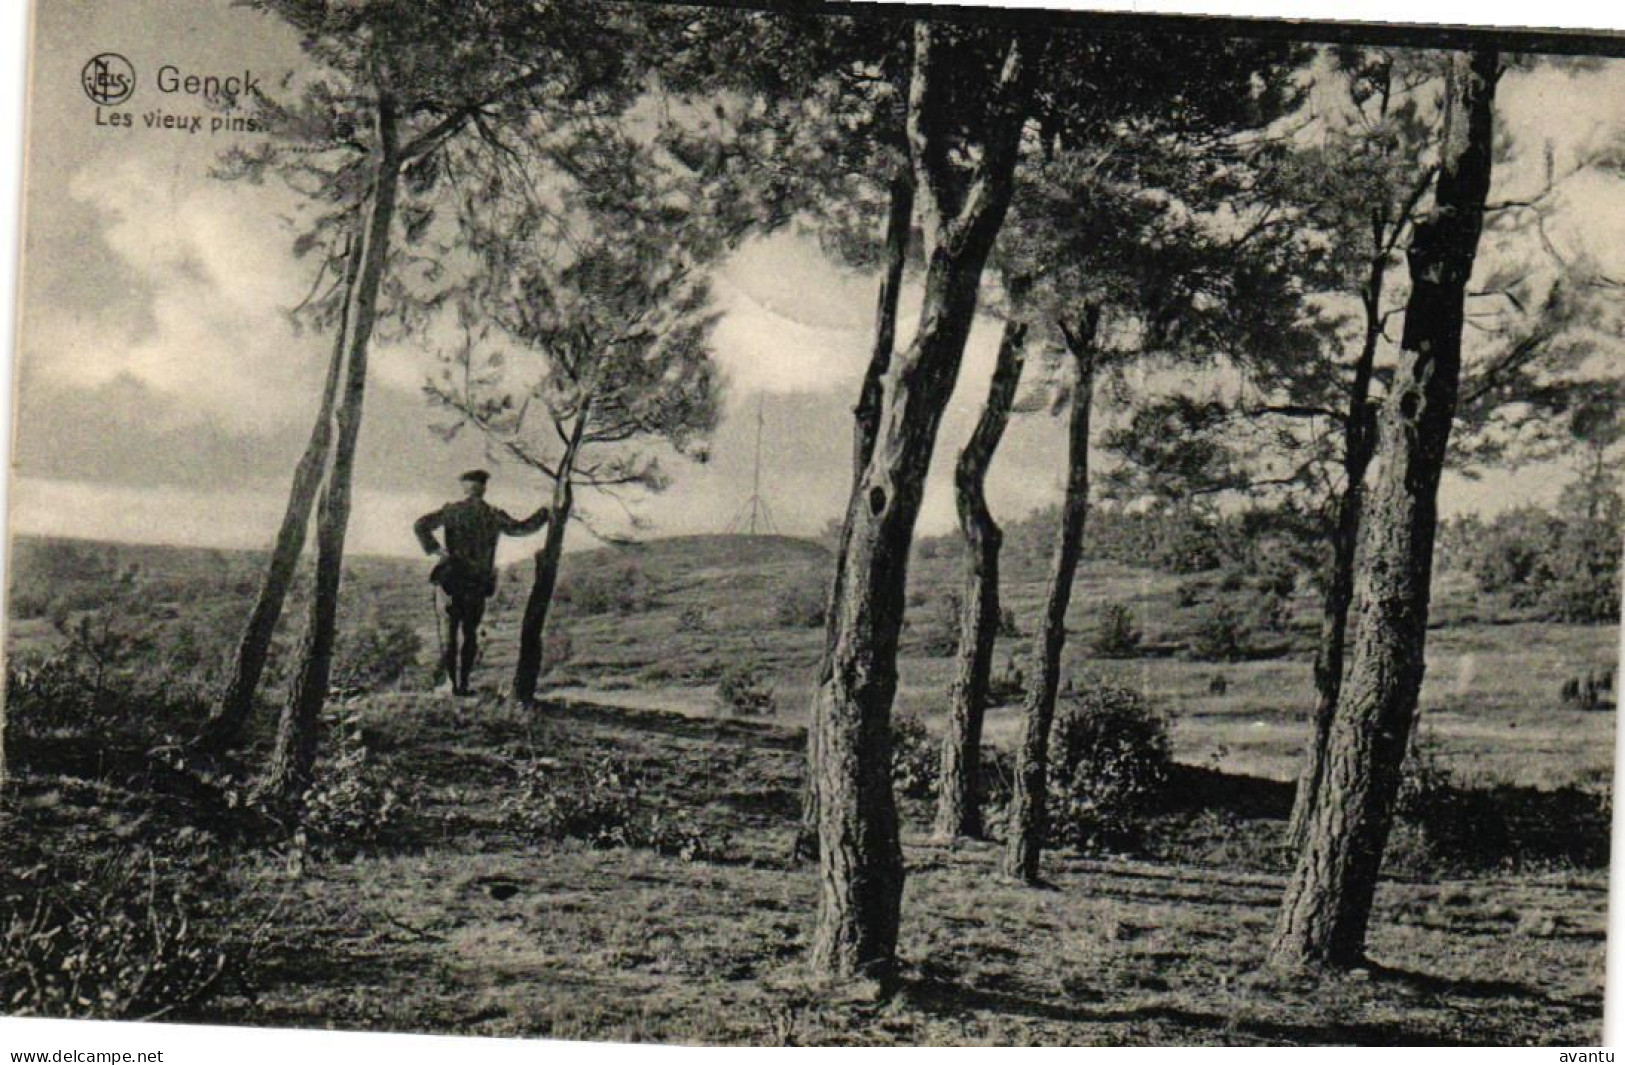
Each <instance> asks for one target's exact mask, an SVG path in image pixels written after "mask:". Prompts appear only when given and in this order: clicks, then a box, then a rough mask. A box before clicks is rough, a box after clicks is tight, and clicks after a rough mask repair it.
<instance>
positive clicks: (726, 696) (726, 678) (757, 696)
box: [717, 658, 778, 717]
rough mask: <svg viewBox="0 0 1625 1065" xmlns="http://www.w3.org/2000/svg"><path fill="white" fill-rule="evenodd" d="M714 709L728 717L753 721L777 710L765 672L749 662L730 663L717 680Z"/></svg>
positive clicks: (752, 662)
mask: <svg viewBox="0 0 1625 1065" xmlns="http://www.w3.org/2000/svg"><path fill="white" fill-rule="evenodd" d="M717 709H718V711H719V712H721V713H723V714H725V715H729V716H740V717H753V716H756V715H759V714H771V713H773V712H774V711H775V710H777V709H778V698H777V697H776V696H775V695H774V693H773V685H772V684H770V683H769V682H768V677H767V670H765V669H764V668H762V666H761V665H760V664H758V663H757V662H755V661H754V660H752V659H749V658H745V659H739V660H737V661H734V662H730V663H729V664H728V665H725V666H723V667H722V673H721V675H720V676H718V678H717Z"/></svg>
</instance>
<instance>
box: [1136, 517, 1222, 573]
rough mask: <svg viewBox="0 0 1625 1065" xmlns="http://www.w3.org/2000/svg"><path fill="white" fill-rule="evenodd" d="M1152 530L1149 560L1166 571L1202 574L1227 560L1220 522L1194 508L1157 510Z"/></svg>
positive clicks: (1151, 518) (1152, 519)
mask: <svg viewBox="0 0 1625 1065" xmlns="http://www.w3.org/2000/svg"><path fill="white" fill-rule="evenodd" d="M1149 531H1150V533H1151V552H1150V558H1149V560H1148V561H1150V562H1151V563H1152V565H1154V566H1155V567H1156V568H1157V569H1159V570H1162V571H1163V572H1165V573H1201V572H1202V571H1204V570H1210V569H1213V568H1214V567H1216V566H1218V565H1219V564H1220V563H1221V562H1223V561H1224V548H1223V544H1222V542H1221V532H1222V530H1221V529H1220V527H1219V523H1218V522H1217V521H1216V520H1214V519H1212V518H1210V517H1208V516H1207V515H1205V514H1203V513H1201V512H1200V511H1197V510H1195V509H1193V508H1189V507H1179V508H1173V507H1170V508H1167V509H1164V510H1161V511H1158V512H1156V513H1155V514H1154V515H1152V516H1150V529H1149ZM1142 550H1143V549H1142Z"/></svg>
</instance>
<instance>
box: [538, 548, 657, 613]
mask: <svg viewBox="0 0 1625 1065" xmlns="http://www.w3.org/2000/svg"><path fill="white" fill-rule="evenodd" d="M554 597H555V598H556V599H557V600H558V601H559V602H561V603H564V604H566V605H568V606H569V608H570V611H571V612H572V613H574V614H576V615H579V616H581V617H591V616H594V615H598V614H620V615H622V616H625V615H628V614H639V613H642V612H643V611H645V610H647V609H649V607H650V605H651V604H652V602H653V594H652V592H651V589H650V587H649V579H648V577H646V576H645V575H644V572H643V567H642V566H641V565H639V564H638V562H637V561H636V560H635V559H628V560H626V561H623V562H621V563H620V564H619V565H605V566H598V567H594V568H592V569H588V570H583V571H580V572H576V573H570V574H567V575H566V576H564V577H563V578H561V579H560V580H559V584H558V588H557V590H556V591H555V592H554Z"/></svg>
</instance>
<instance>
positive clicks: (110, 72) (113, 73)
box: [79, 52, 135, 107]
mask: <svg viewBox="0 0 1625 1065" xmlns="http://www.w3.org/2000/svg"><path fill="white" fill-rule="evenodd" d="M79 83H80V84H81V85H83V86H84V87H85V95H86V96H88V97H90V101H91V103H94V104H100V105H104V106H108V107H111V106H113V105H114V104H121V103H123V102H124V101H125V100H128V99H129V98H130V95H131V94H132V93H134V92H135V68H134V67H132V66H131V65H130V61H129V60H128V59H125V58H124V57H123V56H121V55H119V54H118V53H117V52H103V53H102V54H101V55H99V56H96V57H95V58H93V59H92V60H91V61H90V62H88V63H86V64H85V69H84V70H83V71H81V72H80V74H79Z"/></svg>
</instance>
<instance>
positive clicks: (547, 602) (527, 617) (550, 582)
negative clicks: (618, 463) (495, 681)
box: [513, 460, 575, 703]
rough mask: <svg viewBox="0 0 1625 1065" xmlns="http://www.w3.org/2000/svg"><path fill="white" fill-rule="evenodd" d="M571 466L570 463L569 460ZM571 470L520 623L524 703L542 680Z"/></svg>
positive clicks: (563, 469) (563, 472) (518, 671)
mask: <svg viewBox="0 0 1625 1065" xmlns="http://www.w3.org/2000/svg"><path fill="white" fill-rule="evenodd" d="M566 462H568V460H566ZM570 473H571V470H570V469H569V466H568V465H566V464H564V463H561V464H560V470H559V480H558V482H557V483H556V484H555V485H554V488H553V506H552V510H551V514H550V516H549V517H548V519H547V537H546V539H544V540H543V541H542V549H541V550H540V551H538V552H536V576H535V578H534V579H532V581H531V584H530V595H529V596H528V597H526V599H525V614H524V617H523V618H522V619H521V620H520V623H519V660H518V662H517V663H515V665H514V668H513V697H514V698H515V699H517V700H519V701H520V702H521V703H530V702H533V701H534V700H535V698H536V685H537V683H538V681H540V679H541V676H542V652H543V649H544V648H545V646H546V643H545V639H546V636H547V614H548V610H549V608H550V607H551V606H552V605H553V590H554V589H555V588H556V587H558V582H559V559H560V557H561V556H562V555H563V554H564V534H565V532H566V531H567V530H568V529H569V525H570V510H571V508H572V507H573V506H574V505H575V497H574V493H573V491H572V490H571V488H570Z"/></svg>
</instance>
